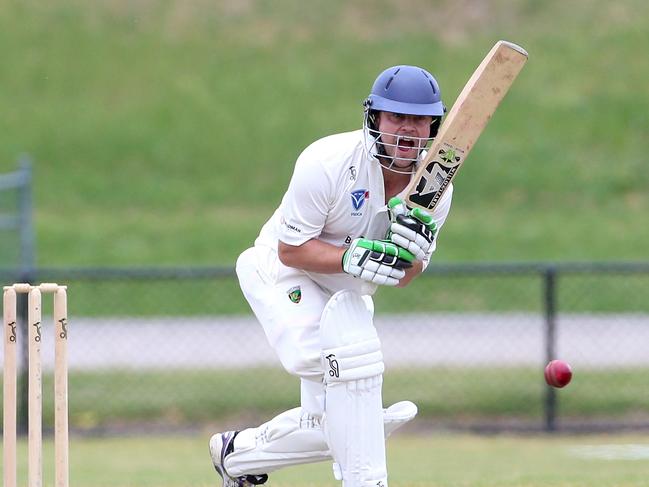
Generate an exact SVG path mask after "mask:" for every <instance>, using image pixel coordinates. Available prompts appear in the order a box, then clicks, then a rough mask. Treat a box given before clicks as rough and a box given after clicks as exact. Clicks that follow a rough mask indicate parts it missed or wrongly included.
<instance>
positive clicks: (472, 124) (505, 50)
mask: <svg viewBox="0 0 649 487" xmlns="http://www.w3.org/2000/svg"><path fill="white" fill-rule="evenodd" d="M526 61H527V52H526V51H525V49H523V48H522V47H520V46H518V45H516V44H513V43H511V42H507V41H498V42H497V43H496V44H495V45H494V47H492V48H491V50H490V51H489V53H488V54H487V55H486V56H485V58H484V59H483V60H482V62H481V63H480V65H479V66H478V67H477V68H476V70H475V71H474V73H473V75H472V76H471V78H469V81H467V83H466V85H465V86H464V88H463V89H462V91H461V92H460V94H459V96H458V97H457V100H456V101H455V104H454V105H453V107H452V108H451V111H450V112H449V113H448V115H446V118H445V119H444V123H443V124H442V126H441V127H440V129H439V132H438V134H437V137H435V140H434V141H433V143H432V144H431V146H430V149H429V150H428V153H427V154H426V157H425V158H424V160H423V161H422V162H421V163H420V165H419V168H418V169H417V172H416V173H415V176H414V177H413V179H412V181H411V182H410V184H409V185H408V187H407V188H406V203H407V204H408V206H410V207H411V208H413V207H420V208H423V209H425V210H427V211H432V210H433V209H434V208H435V206H437V203H439V201H440V199H441V197H442V195H443V194H444V192H445V191H446V189H447V188H448V187H449V185H450V183H451V181H452V180H453V178H454V177H455V175H456V174H457V172H458V170H459V169H460V167H461V166H462V164H463V163H464V161H465V159H466V157H467V156H468V155H469V152H470V151H471V149H472V148H473V145H474V144H475V143H476V141H477V140H478V137H480V134H481V133H482V131H483V130H484V128H485V127H486V125H487V122H489V119H490V118H491V116H492V115H493V114H494V112H495V111H496V108H497V107H498V105H499V104H500V102H501V100H502V99H503V98H504V96H505V94H506V93H507V91H508V90H509V87H510V86H511V85H512V83H513V82H514V80H515V79H516V77H517V76H518V73H519V72H520V71H521V69H522V68H523V66H524V65H525V62H526Z"/></svg>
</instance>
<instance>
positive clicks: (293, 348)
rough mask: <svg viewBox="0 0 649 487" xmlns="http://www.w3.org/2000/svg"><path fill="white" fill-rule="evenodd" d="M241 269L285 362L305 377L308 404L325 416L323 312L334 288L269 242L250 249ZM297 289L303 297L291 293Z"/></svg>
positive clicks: (242, 278)
mask: <svg viewBox="0 0 649 487" xmlns="http://www.w3.org/2000/svg"><path fill="white" fill-rule="evenodd" d="M236 271H237V277H238V278H239V284H240V286H241V290H242V291H243V294H244V296H245V298H246V299H247V300H248V303H249V304H250V307H251V308H252V311H253V312H254V314H255V316H256V317H257V320H258V321H259V323H261V325H262V327H263V329H264V332H265V334H266V338H267V339H268V342H269V344H270V345H271V347H272V348H273V349H274V350H275V353H276V354H277V356H278V358H279V360H280V362H281V363H282V366H283V367H284V369H286V371H287V372H288V373H290V374H292V375H295V376H298V377H300V378H301V379H302V387H301V391H302V394H301V396H302V401H301V402H302V407H303V408H304V409H306V410H307V411H308V412H309V413H311V414H314V415H316V416H320V415H321V414H322V408H323V405H322V400H323V397H324V388H323V385H322V374H323V368H322V364H321V361H320V352H321V346H320V317H321V315H322V311H323V310H324V307H325V305H326V304H327V302H328V301H329V298H330V297H331V293H329V292H328V291H326V290H324V289H323V288H322V287H320V286H319V285H317V284H316V283H314V282H313V281H312V280H311V279H309V277H307V276H306V275H305V274H304V273H302V272H300V271H299V270H297V269H293V268H291V267H286V266H285V265H283V264H282V263H281V262H280V261H279V258H278V256H277V253H276V252H275V251H274V250H273V249H270V248H266V247H252V248H249V249H248V250H246V251H244V252H243V253H242V254H241V255H240V256H239V259H238V260H237V265H236ZM297 290H299V296H300V299H299V301H298V302H296V301H297V300H296V299H293V300H291V298H290V297H289V295H290V294H291V293H292V292H293V293H297ZM294 295H295V294H294Z"/></svg>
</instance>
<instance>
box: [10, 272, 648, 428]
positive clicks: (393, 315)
mask: <svg viewBox="0 0 649 487" xmlns="http://www.w3.org/2000/svg"><path fill="white" fill-rule="evenodd" d="M0 279H1V280H2V282H4V283H7V284H8V283H11V282H17V281H24V280H30V281H32V282H58V283H64V284H67V285H68V295H69V298H68V299H69V337H70V338H69V340H70V344H69V362H70V379H69V380H70V398H69V403H70V424H71V427H72V429H73V431H76V432H90V433H102V432H120V431H131V430H133V429H134V428H137V430H139V431H142V430H147V429H150V430H152V431H158V430H160V429H178V428H188V427H197V426H199V427H200V426H205V425H206V424H215V423H224V422H228V423H229V424H233V423H234V424H235V425H236V424H239V423H244V422H245V423H250V422H255V421H261V420H264V419H267V418H268V417H269V416H271V415H273V414H274V413H276V412H279V411H281V410H283V409H285V408H289V407H293V406H295V405H297V403H298V401H299V384H298V381H297V379H296V378H294V377H290V376H288V375H287V374H286V373H285V372H283V370H282V369H281V367H280V365H279V362H278V361H277V359H276V358H275V355H274V353H273V351H272V350H271V349H270V348H269V346H268V345H267V344H266V341H265V337H264V335H263V331H262V329H261V327H260V326H259V325H258V324H257V323H256V321H255V319H254V317H253V316H252V314H251V313H250V311H249V309H248V307H247V304H246V302H245V300H244V299H243V297H242V296H241V293H240V291H239V288H238V285H237V282H236V278H235V276H234V273H233V271H232V270H231V269H224V268H183V269H76V270H75V269H38V270H36V271H34V272H33V273H30V274H29V275H24V274H23V275H20V274H19V273H14V272H9V271H4V272H0ZM375 303H376V317H375V322H376V326H377V328H378V330H379V336H380V337H381V340H382V343H383V348H384V355H385V362H386V369H387V370H386V374H385V379H384V384H385V388H384V396H385V402H386V403H388V402H393V401H398V400H402V399H410V400H412V401H414V402H415V403H416V404H417V405H418V406H419V409H420V414H419V421H420V422H426V423H428V424H430V425H434V426H438V427H443V428H461V429H474V430H500V429H512V428H513V429H527V430H550V431H552V430H560V431H561V430H562V431H566V430H590V431H592V430H600V429H605V428H606V429H610V428H614V429H621V428H628V427H632V428H638V427H649V263H599V264H586V263H583V264H574V263H573V264H571V263H562V264H548V263H538V264H480V265H432V266H431V267H429V270H428V271H427V272H426V273H425V274H424V275H423V276H421V277H420V278H418V279H417V280H416V281H415V282H414V283H413V284H412V285H411V286H409V287H408V288H406V289H381V290H380V291H379V293H377V295H376V297H375ZM48 306H49V308H48ZM21 310H22V313H23V315H24V313H25V303H24V302H23V303H22V305H21ZM43 316H44V321H47V322H49V321H51V319H48V318H47V317H48V316H51V304H48V303H47V302H46V303H45V304H44V313H43ZM24 326H25V325H24V322H23V328H24ZM48 326H49V328H48ZM51 329H52V327H51V325H48V323H45V324H44V341H45V343H44V346H43V350H44V353H45V356H44V362H45V364H46V366H45V374H44V375H45V392H44V396H45V424H46V427H51V425H52V421H53V410H52V399H51V396H52V394H51V390H49V389H48V388H50V389H51V387H50V386H51V380H52V378H51V364H52V355H53V340H52V339H51V338H50V337H49V335H48V333H51ZM23 336H24V330H23V332H22V333H21V334H19V340H20V339H22V337H23ZM22 342H23V343H24V342H25V340H22ZM48 343H50V344H51V346H49V345H48ZM23 350H26V346H23ZM556 357H558V358H562V359H564V360H566V361H568V362H569V363H571V365H572V366H573V369H574V378H573V382H572V383H571V384H570V385H569V386H567V387H566V388H564V389H561V390H556V389H552V388H549V387H548V386H546V385H545V383H544V380H543V368H544V366H545V364H546V363H547V362H548V361H549V360H550V359H552V358H556ZM25 362H26V356H25V355H23V359H22V364H23V366H22V370H23V371H25V370H26V369H25ZM20 390H21V391H22V397H26V384H25V381H24V375H23V380H21V389H20ZM20 411H21V414H20V416H21V418H22V421H23V424H22V427H23V429H24V428H25V421H26V407H25V403H24V399H23V402H22V404H21V405H20Z"/></svg>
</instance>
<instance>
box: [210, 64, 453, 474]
mask: <svg viewBox="0 0 649 487" xmlns="http://www.w3.org/2000/svg"><path fill="white" fill-rule="evenodd" d="M363 105H364V121H363V128H362V130H356V131H353V132H348V133H341V134H336V135H331V136H328V137H325V138H323V139H320V140H318V141H316V142H314V143H312V144H311V145H310V146H308V147H307V148H306V149H305V150H304V151H303V152H302V154H301V155H300V156H299V158H298V160H297V162H296V164H295V169H294V172H293V176H292V178H291V181H290V183H289V186H288V189H287V191H286V193H285V195H284V197H283V199H282V202H281V204H280V206H279V208H278V209H277V210H276V211H275V213H274V214H273V216H272V217H271V218H270V220H268V222H267V223H266V224H265V225H264V226H263V227H262V229H261V232H260V234H259V237H258V238H257V239H256V241H255V244H254V246H253V247H252V248H249V249H247V250H246V251H244V252H243V253H242V254H241V255H240V257H239V258H238V260H237V265H236V271H237V276H238V278H239V282H240V285H241V289H242V291H243V294H244V295H245V297H246V299H247V300H248V303H249V304H250V307H251V308H252V310H253V312H254V313H255V316H256V317H257V319H258V320H259V322H260V323H261V325H262V326H263V329H264V332H265V334H266V337H267V339H268V341H269V343H270V345H271V346H272V347H273V349H274V350H275V352H276V353H277V356H278V357H279V360H280V361H281V363H282V366H283V367H284V369H286V371H287V372H288V373H289V374H292V375H294V376H297V377H298V378H299V379H300V391H301V400H300V405H299V406H298V407H296V408H294V409H291V410H288V411H285V412H283V413H281V414H279V415H278V416H276V417H275V418H273V419H271V420H270V421H268V422H267V423H264V424H262V425H261V426H258V427H255V428H248V429H244V430H241V431H227V432H222V433H217V434H215V435H213V436H212V437H211V439H210V442H209V446H210V454H211V457H212V462H213V464H214V467H215V469H216V471H217V472H218V473H219V475H220V476H221V477H222V478H223V486H224V487H242V486H251V485H261V484H264V483H265V482H266V481H267V479H268V474H269V473H271V472H273V471H274V470H277V469H279V468H282V467H287V466H291V465H298V464H303V463H311V462H319V461H325V460H331V461H333V470H334V476H335V477H336V479H338V480H341V481H342V485H343V486H344V487H370V486H372V487H387V486H388V475H387V469H386V458H385V438H386V437H387V436H388V435H389V434H390V433H391V432H392V431H394V430H395V429H397V428H398V427H399V426H401V425H402V424H404V423H405V422H407V421H409V420H411V419H412V418H413V417H414V416H415V415H416V413H417V408H416V406H415V405H414V404H413V403H411V402H409V401H402V402H398V403H396V404H393V405H392V406H390V407H387V408H384V407H383V403H382V398H381V388H382V382H383V372H384V364H383V356H382V353H381V343H380V341H379V338H378V336H377V332H376V329H375V327H374V324H373V309H374V307H373V301H372V294H373V293H374V292H375V291H376V289H377V286H397V287H403V286H406V285H407V284H408V283H409V282H410V281H411V280H412V279H413V278H414V277H416V276H417V275H418V274H419V273H421V272H422V271H423V270H424V269H425V268H426V266H427V265H428V262H429V259H430V257H431V254H432V253H433V251H434V250H435V248H436V238H437V236H438V235H439V230H440V228H441V227H442V225H443V224H444V221H445V220H446V217H447V215H448V212H449V209H450V206H451V198H452V193H453V189H452V187H450V188H449V189H448V190H447V191H446V192H445V193H444V195H443V196H442V200H441V201H440V203H439V204H438V205H437V206H436V207H435V209H434V210H433V213H432V214H429V213H427V212H425V211H423V210H421V209H415V210H410V209H409V208H407V207H406V206H405V204H404V203H403V197H404V194H403V191H404V189H405V188H406V186H407V185H408V183H409V182H410V180H411V178H412V176H413V174H414V172H415V171H416V168H417V165H418V164H419V162H420V161H421V160H422V158H423V155H424V154H425V149H426V147H427V146H428V144H429V143H430V142H431V140H432V139H433V138H434V137H435V135H436V134H437V131H438V128H439V126H440V123H441V120H442V116H443V115H444V112H445V108H444V104H443V103H442V99H441V94H440V89H439V86H438V83H437V81H436V80H435V78H434V77H433V76H432V75H431V74H430V73H429V72H428V71H426V70H425V69H422V68H419V67H416V66H405V65H404V66H394V67H391V68H388V69H386V70H385V71H383V72H382V73H381V74H380V75H379V76H378V77H377V78H376V81H375V82H374V84H373V86H372V89H371V92H370V94H369V96H368V97H367V98H366V100H365V102H364V104H363ZM242 356H243V357H245V353H244V354H242Z"/></svg>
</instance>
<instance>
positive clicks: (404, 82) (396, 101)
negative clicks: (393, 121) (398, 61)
mask: <svg viewBox="0 0 649 487" xmlns="http://www.w3.org/2000/svg"><path fill="white" fill-rule="evenodd" d="M364 105H365V107H366V109H368V110H379V111H386V112H393V113H402V114H406V115H430V116H433V117H441V116H442V115H444V112H445V111H446V109H445V107H444V104H443V103H442V97H441V92H440V89H439V85H438V84H437V81H436V80H435V78H434V77H433V75H432V74H430V73H429V72H428V71H426V70H425V69H422V68H420V67H417V66H408V65H402V66H393V67H391V68H388V69H386V70H385V71H383V72H382V73H381V74H379V76H378V77H377V78H376V81H374V85H373V86H372V90H371V92H370V95H369V96H368V97H367V99H366V100H365V103H364Z"/></svg>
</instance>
